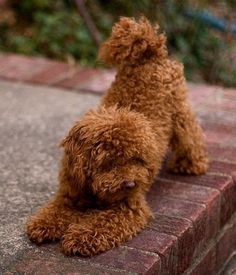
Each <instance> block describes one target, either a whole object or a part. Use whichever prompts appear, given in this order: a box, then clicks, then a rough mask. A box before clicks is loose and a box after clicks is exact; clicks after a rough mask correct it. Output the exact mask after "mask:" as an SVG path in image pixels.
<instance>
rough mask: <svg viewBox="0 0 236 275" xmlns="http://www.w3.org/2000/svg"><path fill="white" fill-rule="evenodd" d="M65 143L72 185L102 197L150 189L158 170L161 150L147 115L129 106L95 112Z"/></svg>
mask: <svg viewBox="0 0 236 275" xmlns="http://www.w3.org/2000/svg"><path fill="white" fill-rule="evenodd" d="M62 146H63V147H64V149H65V156H66V158H67V161H68V165H67V166H69V169H68V171H69V173H70V177H71V179H72V181H73V183H72V184H73V185H75V187H76V188H77V189H78V188H79V189H81V190H84V192H85V191H86V192H88V193H90V194H92V196H93V197H94V198H96V200H99V201H100V202H106V203H113V202H117V201H120V200H123V199H125V198H126V197H128V196H132V195H135V194H137V193H140V192H141V193H145V192H146V191H147V190H148V189H149V187H150V184H151V182H152V179H153V177H154V175H155V173H156V172H157V165H158V150H157V146H156V138H155V135H154V133H153V131H152V129H151V125H150V124H149V122H148V120H147V119H146V118H145V117H144V116H143V115H142V114H139V113H136V112H133V111H130V110H127V109H119V110H118V109H116V108H115V107H112V108H106V109H105V108H101V109H99V110H98V111H90V112H89V113H87V114H86V115H85V116H84V117H83V118H82V119H81V120H80V121H78V122H77V123H76V124H75V126H74V127H73V128H72V129H71V130H70V132H69V134H68V136H67V137H66V138H65V139H64V140H63V141H62ZM84 192H83V193H84Z"/></svg>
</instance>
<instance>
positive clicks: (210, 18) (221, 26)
mask: <svg viewBox="0 0 236 275" xmlns="http://www.w3.org/2000/svg"><path fill="white" fill-rule="evenodd" d="M185 14H186V16H188V17H190V18H197V19H199V20H200V21H202V22H203V23H205V24H206V25H208V26H210V27H212V28H215V29H217V30H219V31H222V32H230V33H233V34H234V35H236V24H235V23H230V22H228V21H227V20H224V19H221V18H218V17H216V16H214V15H213V14H211V13H210V12H209V11H207V10H191V9H188V10H187V11H186V12H185Z"/></svg>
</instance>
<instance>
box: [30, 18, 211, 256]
mask: <svg viewBox="0 0 236 275" xmlns="http://www.w3.org/2000/svg"><path fill="white" fill-rule="evenodd" d="M99 57H100V59H101V60H103V61H104V62H106V63H107V64H110V65H114V66H116V67H117V71H118V72H117V75H116V79H115V81H114V82H113V83H112V86H111V88H110V89H109V91H108V92H107V93H106V95H105V96H104V98H103V99H102V103H101V106H100V107H99V108H98V110H97V111H90V112H89V113H87V114H86V115H85V116H84V117H83V118H82V119H81V120H80V121H78V122H77V123H76V124H75V126H74V127H73V128H72V129H71V130H70V132H69V134H68V136H67V137H66V138H65V139H64V140H63V141H62V146H63V147H64V151H65V153H64V157H63V160H62V166H61V171H60V177H59V179H60V187H59V190H58V192H57V194H56V196H55V198H54V199H53V200H52V201H51V202H49V203H48V204H47V205H46V206H44V207H43V208H42V209H40V210H39V211H38V212H37V213H36V214H35V216H33V217H32V218H31V219H30V220H29V221H28V224H27V233H28V236H29V238H30V239H31V240H32V241H34V242H36V243H38V244H39V243H42V242H44V241H53V240H56V239H62V250H63V251H64V253H66V254H80V255H84V256H91V255H94V254H97V253H100V252H103V251H106V250H108V249H111V248H112V247H115V246H119V245H120V244H122V243H123V242H124V241H126V240H128V239H131V238H132V237H133V236H134V235H136V234H137V233H138V232H139V231H140V230H141V229H142V228H144V226H145V225H146V224H147V222H148V219H149V218H150V217H151V215H152V214H151V211H150V209H149V207H148V205H147V202H146V200H145V195H146V193H147V191H148V190H149V188H150V186H151V184H152V182H153V179H154V177H155V176H156V174H157V173H158V170H159V169H160V167H161V163H162V160H163V158H164V156H165V153H166V151H167V148H168V145H170V146H171V148H172V151H173V155H172V158H171V160H170V162H169V167H170V169H171V170H172V171H174V172H180V173H187V174H190V173H191V174H196V175H198V174H202V173H204V172H206V170H207V165H208V158H207V154H206V152H205V149H204V145H203V135H202V131H201V128H200V127H199V125H198V123H197V121H196V118H195V116H194V115H193V113H192V111H191V108H190V105H189V103H188V101H187V89H186V84H185V79H184V75H183V66H182V65H181V64H179V63H177V62H175V61H171V60H170V59H168V55H167V50H166V38H165V36H164V35H163V34H159V33H158V27H152V26H151V25H150V23H149V22H148V21H147V20H146V19H145V18H141V19H140V20H139V21H138V22H136V21H135V20H133V19H130V18H121V19H120V21H119V22H118V23H117V24H116V25H115V26H114V27H113V30H112V34H111V36H110V38H109V39H108V40H107V41H106V42H105V43H104V44H103V45H102V47H101V49H100V53H99Z"/></svg>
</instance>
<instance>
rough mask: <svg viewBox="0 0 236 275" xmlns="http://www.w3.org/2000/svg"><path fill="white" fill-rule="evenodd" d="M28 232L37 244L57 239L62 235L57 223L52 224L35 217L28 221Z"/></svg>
mask: <svg viewBox="0 0 236 275" xmlns="http://www.w3.org/2000/svg"><path fill="white" fill-rule="evenodd" d="M27 234H28V237H29V239H30V240H31V241H32V242H34V243H36V244H41V243H43V242H48V241H55V240H57V239H59V238H60V237H61V235H62V233H61V230H60V229H59V228H58V227H57V225H56V224H50V223H49V222H47V221H43V220H41V219H35V220H34V219H33V220H30V221H29V222H28V223H27Z"/></svg>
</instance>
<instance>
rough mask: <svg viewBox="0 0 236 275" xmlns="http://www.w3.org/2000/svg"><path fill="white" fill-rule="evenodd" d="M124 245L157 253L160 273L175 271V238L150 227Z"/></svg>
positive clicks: (174, 272) (173, 272)
mask: <svg viewBox="0 0 236 275" xmlns="http://www.w3.org/2000/svg"><path fill="white" fill-rule="evenodd" d="M125 246H130V247H134V248H136V249H140V250H144V251H149V252H154V253H157V254H158V255H159V256H160V258H161V272H162V274H166V275H168V274H170V275H173V274H176V272H177V238H176V237H174V236H171V235H167V234H165V233H160V232H157V231H154V230H152V229H146V230H144V231H142V232H141V233H140V234H139V235H138V236H137V237H135V238H133V239H132V240H131V241H129V242H127V243H126V244H125Z"/></svg>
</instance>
